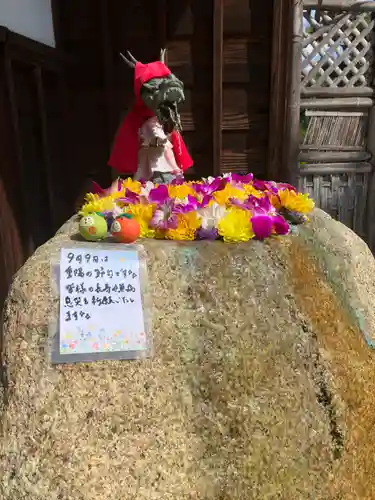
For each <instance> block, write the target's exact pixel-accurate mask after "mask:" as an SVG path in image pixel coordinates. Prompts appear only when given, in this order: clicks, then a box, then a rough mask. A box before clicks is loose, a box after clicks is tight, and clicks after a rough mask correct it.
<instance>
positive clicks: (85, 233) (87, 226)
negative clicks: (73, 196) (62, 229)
mask: <svg viewBox="0 0 375 500" xmlns="http://www.w3.org/2000/svg"><path fill="white" fill-rule="evenodd" d="M79 232H80V234H81V236H82V237H83V238H85V240H87V241H98V240H102V239H103V238H105V237H106V236H107V233H108V226H107V221H106V219H105V217H104V216H103V215H102V214H100V213H99V212H93V213H91V214H88V215H86V216H85V217H82V219H81V220H80V222H79Z"/></svg>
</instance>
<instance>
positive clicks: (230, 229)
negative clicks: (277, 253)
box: [218, 208, 254, 243]
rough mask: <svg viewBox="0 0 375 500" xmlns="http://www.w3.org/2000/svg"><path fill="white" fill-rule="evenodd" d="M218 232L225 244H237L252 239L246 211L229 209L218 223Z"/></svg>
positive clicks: (248, 216) (252, 235) (252, 234)
mask: <svg viewBox="0 0 375 500" xmlns="http://www.w3.org/2000/svg"><path fill="white" fill-rule="evenodd" d="M218 232H219V234H220V236H222V237H223V239H224V241H225V242H226V243H238V242H242V241H249V240H251V239H252V238H254V233H253V230H252V227H251V223H250V214H249V212H247V211H246V210H241V209H239V208H231V209H230V210H229V211H228V212H227V213H226V214H225V215H224V217H223V218H222V219H221V220H220V221H219V224H218Z"/></svg>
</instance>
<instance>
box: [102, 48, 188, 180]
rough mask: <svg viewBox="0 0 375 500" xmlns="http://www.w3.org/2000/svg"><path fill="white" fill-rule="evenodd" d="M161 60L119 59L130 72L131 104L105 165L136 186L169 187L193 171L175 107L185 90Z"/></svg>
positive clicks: (163, 56) (162, 53)
mask: <svg viewBox="0 0 375 500" xmlns="http://www.w3.org/2000/svg"><path fill="white" fill-rule="evenodd" d="M165 54H166V50H165V49H162V50H161V51H160V60H159V61H155V62H152V63H148V64H143V63H141V62H139V61H137V60H136V59H135V58H134V57H133V56H132V54H131V53H130V52H129V51H128V52H127V57H126V56H125V55H124V54H121V57H122V59H123V60H124V62H125V63H126V64H127V66H128V67H129V68H131V69H132V70H134V94H135V104H134V106H133V108H132V109H131V111H130V112H129V113H128V114H127V116H126V117H125V119H124V121H123V122H122V124H121V126H120V128H119V130H118V132H117V135H116V138H115V142H114V145H113V149H112V152H111V156H110V159H109V162H108V163H109V165H110V166H111V167H112V168H113V169H115V170H116V171H117V172H118V173H120V174H127V175H134V177H135V178H136V179H138V180H141V179H142V180H146V181H147V180H151V181H153V182H154V183H156V184H169V183H170V182H172V180H173V179H175V178H176V177H179V176H183V173H184V172H185V171H186V170H187V169H188V168H190V167H191V166H192V165H193V160H192V159H191V157H190V155H189V153H188V150H187V148H186V145H185V143H184V141H183V139H182V136H181V132H182V126H181V118H180V114H179V111H178V106H179V105H180V104H181V103H183V102H184V100H185V95H184V85H183V83H182V82H181V80H179V79H178V78H177V77H176V76H175V75H174V74H173V73H172V72H171V70H170V69H169V68H168V67H167V66H166V65H165Z"/></svg>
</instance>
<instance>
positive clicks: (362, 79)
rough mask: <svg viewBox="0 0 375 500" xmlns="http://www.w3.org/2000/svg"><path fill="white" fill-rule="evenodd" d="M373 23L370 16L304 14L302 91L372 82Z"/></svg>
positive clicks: (363, 84)
mask: <svg viewBox="0 0 375 500" xmlns="http://www.w3.org/2000/svg"><path fill="white" fill-rule="evenodd" d="M373 28H374V19H373V17H372V16H371V14H369V13H359V14H356V13H332V12H327V11H323V12H320V14H319V15H317V14H316V12H315V11H314V10H313V9H309V10H306V11H305V12H304V30H303V31H304V40H303V47H302V75H301V79H302V86H303V87H333V88H334V87H362V86H370V85H371V79H372V54H373Z"/></svg>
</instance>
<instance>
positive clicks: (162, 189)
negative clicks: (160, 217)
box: [148, 184, 170, 205]
mask: <svg viewBox="0 0 375 500" xmlns="http://www.w3.org/2000/svg"><path fill="white" fill-rule="evenodd" d="M169 199H170V198H169V193H168V187H167V186H166V184H159V186H158V187H156V188H154V189H151V191H150V192H149V194H148V201H149V202H150V203H156V204H157V205H162V204H163V203H165V202H166V201H167V200H169Z"/></svg>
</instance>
